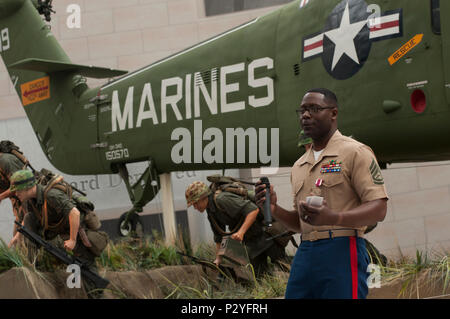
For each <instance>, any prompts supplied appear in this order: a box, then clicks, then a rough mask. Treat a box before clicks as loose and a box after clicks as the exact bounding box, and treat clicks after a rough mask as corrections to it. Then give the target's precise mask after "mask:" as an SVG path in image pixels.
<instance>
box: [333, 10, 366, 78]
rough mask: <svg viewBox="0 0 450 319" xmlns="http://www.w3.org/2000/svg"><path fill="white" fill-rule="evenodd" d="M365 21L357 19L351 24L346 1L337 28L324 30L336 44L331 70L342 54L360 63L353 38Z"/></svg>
mask: <svg viewBox="0 0 450 319" xmlns="http://www.w3.org/2000/svg"><path fill="white" fill-rule="evenodd" d="M366 23H367V20H363V21H359V22H356V23H353V24H351V23H350V10H349V8H348V2H347V5H346V7H345V11H344V14H343V15H342V20H341V25H340V26H339V28H337V29H334V30H330V31H328V32H325V35H326V36H327V37H328V38H329V39H330V40H331V41H333V42H334V44H335V45H336V46H335V49H334V55H333V64H332V66H331V70H332V71H333V70H334V68H335V67H336V65H337V64H338V62H339V60H340V59H341V57H342V56H343V55H344V54H346V55H347V56H348V57H349V58H350V59H352V60H353V61H355V62H356V63H357V64H360V63H359V59H358V54H357V53H356V47H355V42H354V41H353V40H354V39H355V37H356V36H357V35H358V34H359V32H360V31H361V29H362V28H363V27H364V25H365V24H366Z"/></svg>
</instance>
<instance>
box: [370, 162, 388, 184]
mask: <svg viewBox="0 0 450 319" xmlns="http://www.w3.org/2000/svg"><path fill="white" fill-rule="evenodd" d="M369 170H370V175H371V176H372V181H373V183H374V184H376V185H383V184H384V180H383V175H381V169H380V166H378V163H377V162H376V161H375V160H374V159H373V160H372V164H370V168H369Z"/></svg>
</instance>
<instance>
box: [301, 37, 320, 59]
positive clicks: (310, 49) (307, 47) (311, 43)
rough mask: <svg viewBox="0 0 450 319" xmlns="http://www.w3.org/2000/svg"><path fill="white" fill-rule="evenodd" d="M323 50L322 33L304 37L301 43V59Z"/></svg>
mask: <svg viewBox="0 0 450 319" xmlns="http://www.w3.org/2000/svg"><path fill="white" fill-rule="evenodd" d="M322 52H323V33H321V34H319V35H316V36H315V37H312V38H310V39H306V40H305V41H304V43H303V59H307V58H311V57H313V56H316V55H319V54H322Z"/></svg>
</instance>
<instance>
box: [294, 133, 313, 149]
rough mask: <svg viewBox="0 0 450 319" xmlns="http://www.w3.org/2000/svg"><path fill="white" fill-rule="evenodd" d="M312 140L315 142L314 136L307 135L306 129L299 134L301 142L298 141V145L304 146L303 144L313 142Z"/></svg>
mask: <svg viewBox="0 0 450 319" xmlns="http://www.w3.org/2000/svg"><path fill="white" fill-rule="evenodd" d="M312 142H313V140H312V138H311V137H309V136H306V134H305V131H304V130H302V131H301V132H300V135H299V142H298V144H297V146H298V147H302V146H305V145H308V144H311V143H312Z"/></svg>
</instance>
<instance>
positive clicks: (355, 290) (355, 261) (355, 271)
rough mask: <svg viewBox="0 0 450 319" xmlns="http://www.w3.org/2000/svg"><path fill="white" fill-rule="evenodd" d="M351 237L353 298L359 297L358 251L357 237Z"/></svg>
mask: <svg viewBox="0 0 450 319" xmlns="http://www.w3.org/2000/svg"><path fill="white" fill-rule="evenodd" d="M349 239H350V266H351V269H352V298H353V299H358V251H357V249H356V237H354V236H353V237H349Z"/></svg>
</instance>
